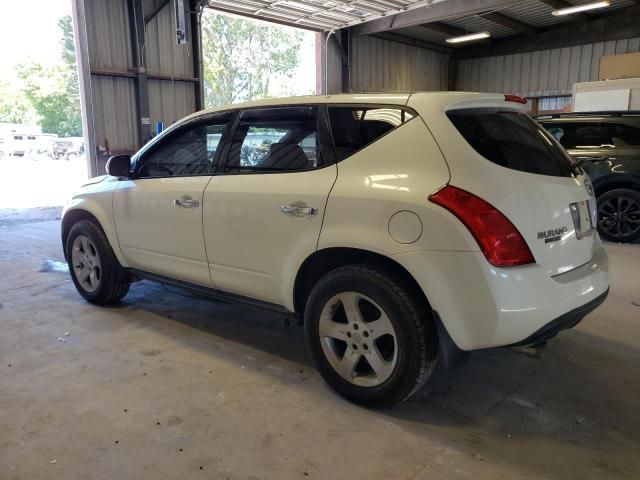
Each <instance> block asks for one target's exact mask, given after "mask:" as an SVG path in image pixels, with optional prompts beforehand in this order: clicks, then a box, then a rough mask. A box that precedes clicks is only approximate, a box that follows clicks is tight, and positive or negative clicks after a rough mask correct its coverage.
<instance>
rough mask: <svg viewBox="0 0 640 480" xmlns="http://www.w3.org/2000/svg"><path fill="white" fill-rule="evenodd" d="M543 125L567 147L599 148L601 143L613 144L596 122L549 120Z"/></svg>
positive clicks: (601, 126)
mask: <svg viewBox="0 0 640 480" xmlns="http://www.w3.org/2000/svg"><path fill="white" fill-rule="evenodd" d="M544 127H545V128H546V129H547V130H548V131H549V133H550V134H551V135H553V136H554V137H555V139H556V140H558V142H560V145H562V146H563V147H564V148H567V149H572V148H600V147H601V146H602V145H612V144H613V140H612V139H611V136H610V135H607V133H606V132H605V129H604V127H603V125H602V124H601V123H598V122H575V123H556V122H549V123H546V124H544Z"/></svg>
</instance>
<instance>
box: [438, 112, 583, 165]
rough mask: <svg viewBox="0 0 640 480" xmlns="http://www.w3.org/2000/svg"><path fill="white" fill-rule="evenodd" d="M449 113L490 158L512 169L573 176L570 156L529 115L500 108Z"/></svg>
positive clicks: (471, 140)
mask: <svg viewBox="0 0 640 480" xmlns="http://www.w3.org/2000/svg"><path fill="white" fill-rule="evenodd" d="M447 116H448V117H449V119H450V120H451V122H452V123H453V124H454V125H455V127H456V128H457V129H458V131H459V132H460V133H461V134H462V136H463V137H464V139H465V140H466V141H467V142H468V143H469V145H471V146H472V147H473V148H474V150H475V151H476V152H478V153H479V154H480V155H482V156H483V157H484V158H486V159H487V160H490V161H491V162H493V163H497V164H498V165H501V166H503V167H506V168H510V169H512V170H519V171H521V172H528V173H536V174H539V175H550V176H554V177H570V176H571V170H572V163H571V160H570V158H569V156H568V155H567V154H566V153H565V152H564V151H563V150H562V148H560V147H559V146H558V145H557V144H556V143H555V142H553V140H552V139H551V137H550V135H549V134H548V133H547V132H546V131H545V130H544V128H542V127H541V126H540V125H538V124H537V123H536V122H535V121H534V120H533V119H532V118H530V117H529V116H528V115H526V114H524V113H520V112H514V111H501V110H498V109H490V108H480V109H462V110H452V111H449V112H447Z"/></svg>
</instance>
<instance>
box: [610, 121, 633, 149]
mask: <svg viewBox="0 0 640 480" xmlns="http://www.w3.org/2000/svg"><path fill="white" fill-rule="evenodd" d="M607 125H608V127H609V129H610V132H611V136H612V137H613V139H614V140H621V141H622V142H624V143H625V144H627V145H629V146H632V147H638V146H640V128H635V127H631V126H629V125H624V124H622V123H608V124H607Z"/></svg>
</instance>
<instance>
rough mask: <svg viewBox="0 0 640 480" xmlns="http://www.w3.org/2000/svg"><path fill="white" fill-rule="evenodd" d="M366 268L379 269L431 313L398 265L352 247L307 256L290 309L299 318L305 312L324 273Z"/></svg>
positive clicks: (420, 290)
mask: <svg viewBox="0 0 640 480" xmlns="http://www.w3.org/2000/svg"><path fill="white" fill-rule="evenodd" d="M354 264H367V265H371V266H374V267H378V268H380V269H382V270H384V271H385V272H387V273H389V274H391V275H392V276H393V277H394V278H395V279H396V280H398V281H401V282H402V283H403V285H404V286H405V287H407V288H410V289H411V292H412V293H413V294H415V295H416V296H417V297H418V298H419V300H420V301H422V302H425V305H426V306H427V308H428V309H429V311H430V310H431V306H430V303H429V300H428V299H427V297H426V295H425V294H424V292H423V291H422V289H421V288H420V286H419V284H418V282H417V281H416V279H415V278H414V277H413V275H411V273H409V271H408V270H407V269H406V268H405V267H403V266H402V265H401V264H400V263H398V262H397V261H396V260H393V259H392V258H389V257H388V256H386V255H383V254H380V253H377V252H373V251H371V250H364V249H359V248H351V247H328V248H324V249H322V250H317V251H315V252H314V253H312V254H311V255H309V256H308V257H307V258H306V259H305V260H304V262H302V265H301V266H300V268H299V269H298V272H297V274H296V278H295V282H294V287H293V305H294V309H295V312H296V313H297V314H298V315H300V316H301V317H302V316H303V315H304V308H305V305H306V302H307V299H308V298H309V295H310V293H311V290H312V289H313V286H314V285H315V284H316V283H317V281H318V280H319V279H320V278H321V277H322V276H323V275H325V274H326V273H328V272H330V271H331V270H334V269H336V268H339V267H343V266H345V265H354Z"/></svg>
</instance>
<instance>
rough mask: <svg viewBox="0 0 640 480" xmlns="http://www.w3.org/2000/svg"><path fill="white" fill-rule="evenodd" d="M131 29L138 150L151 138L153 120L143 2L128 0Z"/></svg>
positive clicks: (140, 0)
mask: <svg viewBox="0 0 640 480" xmlns="http://www.w3.org/2000/svg"><path fill="white" fill-rule="evenodd" d="M127 3H128V6H129V27H130V29H131V50H132V53H133V61H134V67H135V69H136V73H137V77H136V106H137V113H138V117H137V122H136V124H137V127H138V128H137V130H138V148H140V147H142V145H144V144H145V143H146V141H147V140H148V139H149V138H150V136H151V119H150V118H149V79H148V76H147V59H146V54H145V35H144V28H145V26H144V13H143V11H142V0H128V2H127Z"/></svg>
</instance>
